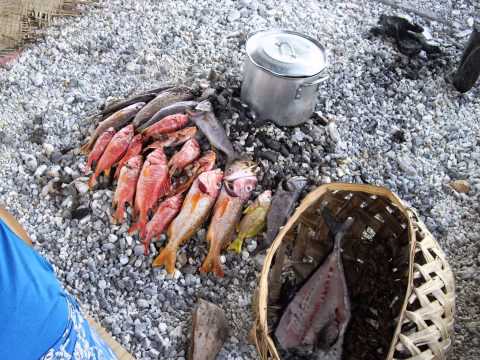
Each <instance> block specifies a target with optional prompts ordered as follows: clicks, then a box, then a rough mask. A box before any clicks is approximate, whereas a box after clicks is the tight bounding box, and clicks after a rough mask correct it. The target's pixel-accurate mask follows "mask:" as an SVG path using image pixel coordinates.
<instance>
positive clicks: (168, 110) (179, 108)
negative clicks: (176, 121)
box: [137, 100, 198, 131]
mask: <svg viewBox="0 0 480 360" xmlns="http://www.w3.org/2000/svg"><path fill="white" fill-rule="evenodd" d="M197 105H198V102H196V101H192V100H190V101H179V102H176V103H174V104H172V105H169V106H166V107H164V108H162V109H160V110H159V111H157V113H156V114H155V115H153V116H152V118H151V119H150V120H148V121H147V122H145V123H143V124H142V125H141V126H139V127H138V129H137V130H138V131H142V130H144V129H146V128H147V127H149V126H150V125H153V124H155V123H156V122H158V121H160V120H162V119H163V118H164V117H166V116H169V115H173V114H182V113H184V112H185V111H186V110H191V109H192V108H194V107H195V106H197Z"/></svg>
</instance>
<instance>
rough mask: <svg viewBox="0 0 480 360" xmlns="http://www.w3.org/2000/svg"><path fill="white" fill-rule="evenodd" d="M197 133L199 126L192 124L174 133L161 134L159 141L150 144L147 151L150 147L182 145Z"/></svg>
mask: <svg viewBox="0 0 480 360" xmlns="http://www.w3.org/2000/svg"><path fill="white" fill-rule="evenodd" d="M196 133H197V128H196V127H195V126H191V127H187V128H185V129H181V130H178V131H175V132H173V133H168V134H161V135H159V136H158V137H157V138H158V140H157V141H155V142H154V143H152V144H150V145H148V146H147V147H146V148H145V151H146V150H149V149H159V148H166V147H174V146H178V145H182V144H183V143H185V142H187V141H188V140H190V139H193V137H194V136H195V135H196Z"/></svg>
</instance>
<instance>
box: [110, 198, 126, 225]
mask: <svg viewBox="0 0 480 360" xmlns="http://www.w3.org/2000/svg"><path fill="white" fill-rule="evenodd" d="M124 217H125V203H123V202H120V203H119V204H117V210H116V211H115V214H114V216H113V218H114V219H115V223H116V224H120V223H122V222H123V219H124Z"/></svg>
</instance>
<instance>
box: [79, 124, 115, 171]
mask: <svg viewBox="0 0 480 360" xmlns="http://www.w3.org/2000/svg"><path fill="white" fill-rule="evenodd" d="M115 133H116V131H115V129H114V128H113V127H111V128H109V129H107V131H105V132H104V133H103V134H102V135H100V136H99V138H98V139H97V142H96V143H95V146H94V147H93V150H92V151H91V152H90V154H89V155H88V160H87V165H86V166H85V174H88V172H89V171H90V169H91V168H92V165H95V164H96V163H97V162H98V160H99V159H100V157H101V156H102V154H103V152H104V151H105V149H106V148H107V146H108V144H109V143H110V141H111V140H112V138H113V136H114V135H115Z"/></svg>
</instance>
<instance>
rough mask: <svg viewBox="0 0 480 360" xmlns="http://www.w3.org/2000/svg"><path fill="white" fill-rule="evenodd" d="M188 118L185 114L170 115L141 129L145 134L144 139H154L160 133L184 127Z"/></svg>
mask: <svg viewBox="0 0 480 360" xmlns="http://www.w3.org/2000/svg"><path fill="white" fill-rule="evenodd" d="M188 120H189V119H188V115H185V114H175V115H170V116H167V117H164V118H163V119H162V120H160V121H159V122H157V123H155V124H153V125H152V126H149V127H148V128H146V129H145V130H143V131H142V134H143V135H144V136H145V139H149V138H154V139H155V138H156V137H159V136H161V135H162V134H167V133H171V132H173V131H177V130H179V129H181V128H183V127H185V126H186V125H187V124H188Z"/></svg>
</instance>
